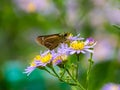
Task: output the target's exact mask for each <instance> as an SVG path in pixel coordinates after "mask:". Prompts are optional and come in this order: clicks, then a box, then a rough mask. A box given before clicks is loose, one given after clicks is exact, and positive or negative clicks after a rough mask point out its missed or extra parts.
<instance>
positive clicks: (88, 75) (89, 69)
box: [86, 53, 93, 90]
mask: <svg viewBox="0 0 120 90" xmlns="http://www.w3.org/2000/svg"><path fill="white" fill-rule="evenodd" d="M92 57H93V53H91V54H90V59H89V67H88V70H87V78H86V90H88V85H89V77H90V72H91V68H92V64H93V60H92Z"/></svg>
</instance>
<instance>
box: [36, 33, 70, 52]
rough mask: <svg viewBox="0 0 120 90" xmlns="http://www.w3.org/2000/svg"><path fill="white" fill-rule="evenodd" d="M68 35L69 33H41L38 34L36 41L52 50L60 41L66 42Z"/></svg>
mask: <svg viewBox="0 0 120 90" xmlns="http://www.w3.org/2000/svg"><path fill="white" fill-rule="evenodd" d="M69 35H70V33H64V34H51V35H43V36H38V37H37V38H36V41H37V43H38V44H40V45H43V46H45V47H46V48H48V49H49V50H53V49H55V48H56V47H57V46H59V44H60V43H63V42H66V41H67V38H68V37H69Z"/></svg>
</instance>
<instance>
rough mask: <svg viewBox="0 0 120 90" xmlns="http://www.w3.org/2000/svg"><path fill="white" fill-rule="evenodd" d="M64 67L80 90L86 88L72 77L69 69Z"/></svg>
mask: <svg viewBox="0 0 120 90" xmlns="http://www.w3.org/2000/svg"><path fill="white" fill-rule="evenodd" d="M65 69H66V71H67V73H68V75H69V76H70V77H71V78H72V80H73V81H74V82H76V83H77V86H78V87H80V88H81V89H82V90H86V89H85V88H84V87H83V86H82V85H81V84H80V83H79V81H78V80H77V79H74V77H73V76H72V75H71V73H70V72H69V70H68V69H67V68H65Z"/></svg>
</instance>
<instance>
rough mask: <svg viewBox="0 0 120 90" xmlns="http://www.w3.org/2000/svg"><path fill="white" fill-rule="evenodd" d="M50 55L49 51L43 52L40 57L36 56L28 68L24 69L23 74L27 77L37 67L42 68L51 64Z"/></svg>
mask: <svg viewBox="0 0 120 90" xmlns="http://www.w3.org/2000/svg"><path fill="white" fill-rule="evenodd" d="M51 59H52V55H51V53H50V52H49V51H46V52H44V53H43V54H41V55H36V57H35V58H34V59H33V61H32V62H31V64H30V66H29V67H27V68H26V69H25V72H24V73H27V75H30V73H31V72H32V71H33V70H34V69H35V68H37V67H39V68H41V69H42V68H43V67H44V66H46V65H47V64H48V63H50V62H51Z"/></svg>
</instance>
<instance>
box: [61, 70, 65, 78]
mask: <svg viewBox="0 0 120 90" xmlns="http://www.w3.org/2000/svg"><path fill="white" fill-rule="evenodd" d="M64 74H65V70H64V72H63V73H62V75H61V76H60V78H62V77H63V76H64Z"/></svg>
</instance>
